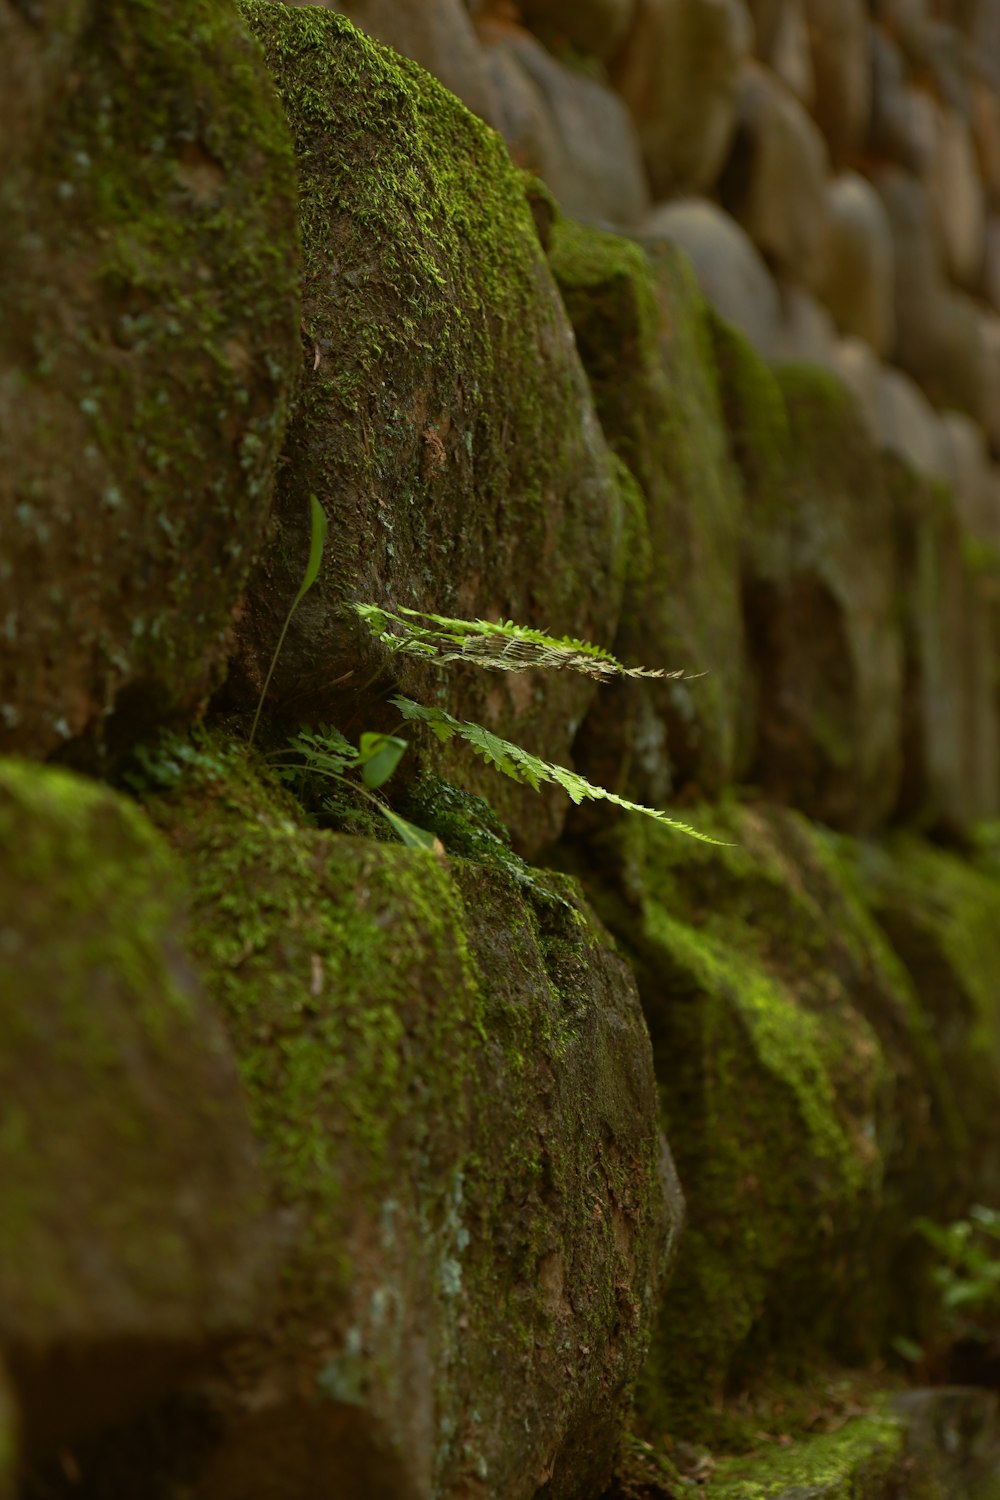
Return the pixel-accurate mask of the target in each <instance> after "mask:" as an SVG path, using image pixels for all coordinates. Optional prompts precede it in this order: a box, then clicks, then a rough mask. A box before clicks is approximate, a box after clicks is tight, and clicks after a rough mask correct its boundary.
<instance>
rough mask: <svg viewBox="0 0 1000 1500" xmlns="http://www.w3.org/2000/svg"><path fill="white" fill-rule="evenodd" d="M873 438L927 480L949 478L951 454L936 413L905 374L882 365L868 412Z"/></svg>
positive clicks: (887, 451)
mask: <svg viewBox="0 0 1000 1500" xmlns="http://www.w3.org/2000/svg"><path fill="white" fill-rule="evenodd" d="M867 415H868V419H869V426H870V427H871V429H872V431H873V432H874V434H875V441H876V443H877V445H878V447H879V448H881V449H882V450H883V452H885V453H896V454H898V455H899V457H900V458H903V459H905V460H906V462H907V463H908V464H909V465H910V467H911V468H912V469H914V470H915V471H916V472H917V473H918V474H922V475H924V477H925V478H928V479H944V480H948V479H950V478H951V473H952V470H951V463H950V454H949V450H948V446H947V440H946V438H945V435H944V431H943V429H942V426H941V420H940V418H939V417H938V414H937V412H936V411H935V410H934V408H933V407H932V406H931V404H930V402H929V401H928V400H927V398H926V396H925V395H924V394H923V392H922V391H921V390H920V388H919V387H918V386H916V385H914V383H913V381H912V380H910V379H908V377H907V376H905V375H903V374H901V373H900V371H899V370H894V369H892V368H891V367H890V366H888V365H884V366H883V367H882V369H881V370H880V371H879V373H878V379H877V381H876V385H875V400H874V405H873V406H872V407H871V408H870V409H869V411H868V414H867Z"/></svg>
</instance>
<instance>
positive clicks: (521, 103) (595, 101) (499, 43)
mask: <svg viewBox="0 0 1000 1500" xmlns="http://www.w3.org/2000/svg"><path fill="white" fill-rule="evenodd" d="M486 36H487V40H490V37H489V33H486ZM486 58H487V65H488V66H489V68H490V69H491V72H492V77H493V81H494V88H495V94H496V99H497V107H496V111H495V114H494V116H493V117H492V123H493V124H494V125H495V126H496V127H497V129H498V130H499V131H500V133H501V134H502V135H503V137H504V139H505V140H506V142H507V145H508V146H509V148H510V152H511V156H512V157H513V158H514V160H515V162H516V163H517V164H518V166H520V167H525V168H527V169H529V170H531V171H533V172H537V174H538V176H539V177H541V179H542V180H543V182H545V183H547V185H548V186H549V188H550V189H551V190H552V192H553V194H554V195H555V197H556V198H557V199H558V200H559V203H560V205H561V206H562V208H563V209H564V210H565V211H566V213H568V214H570V215H572V216H573V217H574V218H578V219H584V220H589V221H591V222H593V221H603V222H604V223H607V224H618V225H623V226H633V225H635V224H637V223H638V222H639V220H640V219H641V218H642V216H643V214H644V213H645V212H646V209H647V208H648V206H649V189H648V187H647V186H646V178H645V173H644V170H643V165H642V156H641V153H640V150H639V141H638V138H637V136H636V131H635V126H634V125H633V123H632V118H631V116H630V114H629V112H628V110H627V109H626V108H625V105H624V104H623V103H622V101H621V99H619V97H618V95H617V94H615V93H612V91H611V89H609V88H608V87H607V86H606V85H604V84H602V83H599V82H597V81H596V80H595V79H593V78H588V77H586V76H585V75H584V74H582V73H580V72H578V71H576V70H574V69H572V68H569V67H567V66H565V64H563V63H561V62H559V61H558V59H557V58H555V57H553V56H552V55H551V53H549V52H547V51H546V50H545V48H544V47H542V46H541V45H540V44H539V43H538V42H537V41H536V40H535V39H534V37H532V36H529V35H528V33H527V32H518V31H515V30H512V29H511V28H509V27H508V28H505V29H503V30H502V31H500V32H499V34H498V35H497V37H496V38H495V40H493V41H492V44H491V45H490V46H489V48H488V49H487V52H486ZM518 75H520V76H518ZM526 95H527V97H528V98H529V99H532V102H533V104H535V107H533V108H530V109H526V108H525V97H526Z"/></svg>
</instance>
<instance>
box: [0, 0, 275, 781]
mask: <svg viewBox="0 0 1000 1500" xmlns="http://www.w3.org/2000/svg"><path fill="white" fill-rule="evenodd" d="M34 11H35V7H33V6H30V5H19V6H5V7H4V9H3V13H2V17H0V57H2V59H3V61H2V63H0V143H2V151H3V158H4V162H5V167H4V172H3V177H2V181H0V303H2V305H3V308H4V316H3V332H2V337H0V536H2V542H0V599H2V600H3V604H2V618H3V624H2V638H3V650H2V652H0V751H2V752H6V753H17V754H28V755H38V756H47V755H51V754H53V753H55V752H57V751H58V752H60V753H61V754H63V755H73V756H75V757H77V758H78V759H79V760H80V761H81V762H84V761H85V762H86V763H88V764H92V763H95V762H96V763H100V764H104V763H105V757H108V758H112V757H113V756H114V754H115V753H116V752H117V751H118V750H120V749H121V748H122V746H123V745H124V744H125V742H127V741H129V740H130V739H131V738H132V737H134V736H135V735H136V734H140V733H147V734H148V733H150V732H152V731H153V730H155V728H156V727H157V726H158V725H161V724H163V723H170V722H173V723H175V724H176V723H183V724H186V723H188V722H190V720H191V719H192V718H193V717H194V716H195V715H196V714H197V713H198V711H199V710H200V708H201V707H202V706H203V704H204V702H205V700H206V699H207V697H208V696H209V695H210V693H211V692H212V691H213V689H214V688H216V687H217V686H218V684H219V682H220V680H221V677H222V675H223V672H224V669H225V659H226V655H227V652H228V649H229V632H230V627H231V623H232V616H233V613H234V610H235V609H236V606H237V604H238V602H239V599H240V595H241V592H242V589H243V586H244V584H245V582H246V578H247V574H248V571H249V568H250V565H251V561H252V558H253V555H254V552H255V550H256V549H257V547H258V546H259V544H260V542H261V540H262V538H263V535H264V531H265V529H266V525H267V521H268V516H269V512H270V503H271V483H272V479H273V474H274V466H275V463H276V461H277V455H278V449H279V447H280V444H281V437H282V432H283V427H284V422H285V417H286V414H287V408H288V402H289V398H290V395H291V390H292V385H293V381H294V377H295V373H296V370H297V367H298V363H299V358H300V347H299V333H298V311H297V296H298V291H297V288H298V279H299V268H298V261H297V250H296V231H295V213H296V204H295V186H294V169H293V164H292V156H291V147H290V143H289V140H288V135H287V127H286V126H285V124H284V121H283V119H282V116H281V113H280V109H279V108H278V105H277V101H276V100H275V98H274V94H273V90H272V88H271V86H270V81H269V79H268V78H267V76H266V73H265V72H264V70H263V68H262V66H261V63H260V60H259V57H258V55H257V53H256V51H255V50H254V49H253V48H252V46H251V44H250V43H249V42H248V40H247V37H246V34H245V32H244V31H243V28H242V27H241V26H240V24H239V21H238V19H237V17H236V16H235V14H234V13H233V12H232V11H230V10H228V9H227V8H225V7H223V8H220V7H219V6H217V5H216V4H215V3H209V0H182V3H181V4H179V5H178V6H175V7H172V8H171V9H170V12H169V14H168V13H167V11H166V10H160V9H156V8H155V7H154V8H153V9H137V8H136V7H134V6H132V5H129V4H127V3H125V0H115V3H112V4H111V5H110V6H109V8H108V9H107V11H106V12H104V13H103V14H104V16H105V20H106V23H107V24H106V25H102V26H99V27H96V28H95V27H93V26H91V25H90V23H89V19H88V18H89V14H90V13H89V11H87V10H86V7H83V6H80V5H76V4H71V3H66V0H57V3H56V4H55V5H54V6H53V7H52V9H51V10H50V9H48V8H47V7H46V8H45V12H44V24H41V23H40V24H37V25H35V24H32V20H31V17H32V14H34ZM85 20H86V22H87V24H83V23H84V21H85ZM146 69H149V70H150V74H149V76H147V73H146V71H144V70H146ZM151 79H155V81H151ZM68 80H72V84H71V85H70V83H69V82H68ZM167 99H169V100H170V101H171V102H170V107H169V109H168V110H167V109H166V108H165V104H164V101H165V100H167ZM207 99H211V101H212V103H211V107H210V108H209V107H207V106H206V100H207Z"/></svg>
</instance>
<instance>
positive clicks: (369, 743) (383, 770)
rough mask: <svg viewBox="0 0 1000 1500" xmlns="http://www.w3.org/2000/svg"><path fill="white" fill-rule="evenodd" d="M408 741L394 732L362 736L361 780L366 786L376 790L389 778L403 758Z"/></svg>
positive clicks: (359, 760) (359, 761) (359, 762)
mask: <svg viewBox="0 0 1000 1500" xmlns="http://www.w3.org/2000/svg"><path fill="white" fill-rule="evenodd" d="M406 743H407V742H406V740H400V739H397V738H396V736H395V735H393V734H363V735H362V736H361V754H360V756H359V757H358V764H359V765H360V766H361V780H362V781H363V782H364V784H365V786H367V787H370V788H371V789H372V791H374V790H375V788H376V787H380V786H382V785H384V783H385V782H387V781H388V780H389V777H390V776H391V775H392V773H393V771H395V769H396V767H397V766H398V765H399V762H400V761H401V760H402V758H403V754H404V752H405V750H406Z"/></svg>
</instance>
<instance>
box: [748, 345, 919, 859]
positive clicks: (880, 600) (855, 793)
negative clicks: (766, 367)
mask: <svg viewBox="0 0 1000 1500" xmlns="http://www.w3.org/2000/svg"><path fill="white" fill-rule="evenodd" d="M720 365H721V371H722V379H723V389H724V393H725V395H724V402H725V406H726V410H727V413H728V417H729V425H730V428H731V430H732V431H733V435H734V439H735V443H736V452H737V456H738V458H739V461H740V465H741V468H742V470H743V473H744V478H745V482H746V485H747V509H746V519H745V549H744V556H745V564H744V567H745V602H746V615H747V635H748V642H749V646H750V650H751V654H752V657H753V661H754V668H755V672H756V678H757V704H756V728H757V736H756V747H757V748H756V758H755V760H754V764H753V766H752V768H751V772H750V775H751V780H752V781H753V783H754V784H755V785H758V786H761V787H764V788H766V790H767V792H768V794H769V795H771V796H774V797H776V798H777V799H778V800H780V801H782V802H788V803H790V804H791V805H793V806H795V807H799V808H801V809H803V810H804V811H807V812H809V813H810V815H811V816H813V817H816V818H819V819H820V820H822V821H824V822H828V823H831V824H833V825H834V826H836V827H846V828H852V829H861V828H868V827H872V826H877V825H878V823H879V822H880V821H881V820H883V819H884V818H885V817H886V816H887V815H888V814H889V813H890V812H891V811H892V809H893V806H894V804H895V801H896V795H897V788H898V784H899V775H900V715H901V703H902V685H903V646H902V632H901V629H900V622H899V619H898V609H897V599H896V587H897V558H896V540H895V534H894V514H893V509H892V505H891V503H890V500H889V497H888V495H887V494H886V492H885V488H884V485H883V484H882V479H881V471H880V466H879V461H878V455H877V453H876V451H875V449H874V447H873V445H872V443H871V441H870V439H869V436H868V433H867V431H866V429H865V426H864V423H863V421H862V418H861V415H860V413H859V411H858V408H857V406H856V404H855V402H854V400H853V399H852V398H851V396H850V395H849V394H848V392H847V391H846V390H845V389H844V387H843V386H842V385H841V383H840V381H839V380H837V379H836V377H834V376H833V375H830V374H827V373H826V372H822V371H819V370H814V369H811V368H807V367H804V366H787V367H784V368H782V369H781V370H779V371H778V377H777V387H775V386H774V383H773V382H772V386H771V391H770V393H768V388H767V384H766V371H762V370H761V369H760V368H759V366H758V367H755V366H754V363H753V357H752V355H751V353H750V351H749V350H747V349H746V347H745V346H741V342H740V341H739V340H737V339H736V338H735V337H734V336H731V337H729V338H728V339H727V341H726V344H725V347H724V349H723V351H722V354H721V356H720ZM784 422H787V427H784V426H783V423H784Z"/></svg>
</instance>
